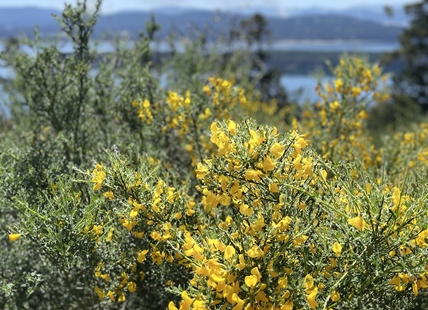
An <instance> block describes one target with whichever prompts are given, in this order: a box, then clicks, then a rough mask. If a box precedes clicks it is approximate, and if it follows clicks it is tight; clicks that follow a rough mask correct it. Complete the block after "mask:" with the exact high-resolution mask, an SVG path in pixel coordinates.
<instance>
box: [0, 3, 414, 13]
mask: <svg viewBox="0 0 428 310" xmlns="http://www.w3.org/2000/svg"><path fill="white" fill-rule="evenodd" d="M64 2H67V3H72V4H73V3H75V0H0V7H1V6H24V5H31V6H38V7H47V8H55V9H59V10H60V9H62V8H63V7H64ZM88 2H89V3H91V2H92V3H94V2H95V0H88ZM409 2H415V1H414V0H413V1H412V0H104V1H103V6H102V8H103V9H102V11H103V12H104V13H110V12H116V11H122V10H135V9H139V10H149V9H153V8H156V7H162V6H179V7H194V8H205V9H222V10H225V9H232V8H234V9H235V8H238V9H239V8H241V9H243V8H249V7H253V6H260V5H265V6H270V7H273V8H276V9H278V10H280V11H281V12H282V13H286V11H287V10H289V9H292V8H303V7H310V6H319V7H325V8H346V7H351V6H355V5H362V4H363V5H373V4H376V5H403V4H405V3H409Z"/></svg>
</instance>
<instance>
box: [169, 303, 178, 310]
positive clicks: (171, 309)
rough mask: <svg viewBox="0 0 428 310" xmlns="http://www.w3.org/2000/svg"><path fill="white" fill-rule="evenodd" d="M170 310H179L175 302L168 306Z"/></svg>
mask: <svg viewBox="0 0 428 310" xmlns="http://www.w3.org/2000/svg"><path fill="white" fill-rule="evenodd" d="M168 310H178V308H177V307H176V306H175V305H174V302H172V301H170V302H169V304H168Z"/></svg>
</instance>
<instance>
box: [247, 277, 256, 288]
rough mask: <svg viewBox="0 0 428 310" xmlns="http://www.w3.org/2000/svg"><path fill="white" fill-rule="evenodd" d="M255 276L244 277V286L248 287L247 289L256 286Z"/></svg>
mask: <svg viewBox="0 0 428 310" xmlns="http://www.w3.org/2000/svg"><path fill="white" fill-rule="evenodd" d="M257 282H258V281H257V276H255V275H251V276H246V277H245V284H246V285H247V286H248V287H254V286H256V284H257Z"/></svg>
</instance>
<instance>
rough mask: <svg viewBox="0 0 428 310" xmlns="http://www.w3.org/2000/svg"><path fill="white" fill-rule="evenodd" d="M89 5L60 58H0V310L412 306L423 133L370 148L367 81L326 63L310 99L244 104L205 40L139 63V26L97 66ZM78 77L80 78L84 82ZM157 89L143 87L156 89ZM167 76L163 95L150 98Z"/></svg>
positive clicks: (427, 142) (423, 274) (383, 91)
mask: <svg viewBox="0 0 428 310" xmlns="http://www.w3.org/2000/svg"><path fill="white" fill-rule="evenodd" d="M100 5H101V3H100V2H98V3H97V6H96V10H95V13H93V14H92V15H90V14H89V15H88V10H87V7H86V2H82V3H80V2H79V3H78V4H77V6H76V7H71V6H68V5H67V6H66V8H65V10H64V12H63V15H62V17H60V18H59V21H60V23H61V25H62V26H63V33H64V34H65V35H66V36H67V37H68V38H69V40H70V42H72V44H73V46H74V52H73V53H71V54H70V55H63V54H62V53H61V52H60V51H59V50H58V48H57V45H56V44H54V45H52V46H46V44H41V41H40V39H38V38H37V36H36V40H35V41H34V42H32V41H31V40H28V39H24V41H23V44H27V45H29V46H30V47H32V48H33V49H34V51H35V53H34V54H26V53H23V52H22V50H21V49H20V44H21V43H19V44H18V45H13V44H12V45H11V46H9V48H8V51H9V52H8V53H5V54H4V55H2V56H1V57H2V60H3V61H4V62H5V64H6V65H7V66H9V67H10V68H11V69H12V70H13V71H14V73H15V75H14V78H13V79H12V80H11V81H10V82H9V83H6V84H5V85H4V89H5V90H6V92H7V94H8V95H9V100H10V103H9V109H10V111H11V116H10V117H9V118H8V119H7V118H5V119H4V121H2V124H4V125H2V128H1V129H0V130H1V131H0V133H1V135H0V143H1V147H2V152H1V154H0V176H1V177H0V180H1V181H0V182H1V184H0V202H1V204H0V205H1V208H0V223H1V225H0V227H1V228H0V229H1V231H2V234H3V238H1V239H0V243H1V246H2V247H3V248H4V250H3V251H1V252H0V259H1V260H2V265H1V267H0V288H1V290H0V292H1V293H0V307H1V308H5V309H123V308H130V309H139V308H141V309H170V310H173V309H182V310H185V309H234V310H239V309H282V310H285V309H391V308H400V309H401V308H402V309H406V308H411V307H413V306H414V305H415V304H414V302H415V299H416V298H420V296H421V295H422V296H423V295H424V289H426V288H427V287H428V283H427V276H428V274H427V269H428V268H427V266H428V262H427V257H428V255H427V254H428V253H427V243H426V242H427V239H426V238H427V237H428V224H427V223H428V219H427V217H428V210H427V202H428V192H427V189H426V186H424V185H425V183H426V180H427V164H428V126H427V124H425V123H415V124H412V125H411V126H409V127H408V128H407V131H406V132H400V131H396V132H390V133H389V134H387V135H385V136H382V137H381V140H380V141H381V143H375V142H374V139H373V138H372V137H371V135H370V131H369V130H368V127H367V123H366V122H367V117H368V115H369V114H370V109H371V108H372V107H374V106H378V105H381V104H383V105H386V104H388V100H389V90H388V88H387V87H386V86H385V83H384V81H385V75H382V70H381V68H380V67H379V66H377V65H373V64H370V63H369V62H367V61H366V60H365V59H363V58H357V57H350V56H344V57H343V58H342V59H341V61H340V64H339V65H338V66H337V67H336V68H333V69H332V74H333V75H334V77H333V79H332V80H331V82H329V83H328V84H326V85H320V86H319V87H318V88H317V90H318V93H319V95H320V99H319V102H318V103H316V104H315V105H313V106H308V107H305V108H303V109H300V112H299V113H298V111H299V109H296V108H294V107H293V106H285V107H278V105H277V104H276V102H275V100H272V101H271V102H262V101H261V99H260V98H262V94H260V93H258V92H257V91H256V90H255V87H254V86H253V85H254V84H252V83H253V82H252V81H251V80H249V79H248V76H250V74H249V70H251V68H249V67H248V66H246V65H241V63H242V58H244V57H247V56H248V54H247V53H246V52H237V54H234V55H232V56H231V57H229V58H228V59H227V60H225V58H224V57H223V56H222V55H221V54H219V53H216V52H215V51H211V53H209V55H207V54H206V46H205V45H204V43H203V41H199V42H196V43H195V44H193V45H191V44H189V45H187V46H186V53H185V54H179V53H176V54H174V55H172V56H171V58H170V59H167V60H165V61H164V62H163V63H162V64H160V65H156V66H155V65H154V63H153V62H152V60H153V57H154V56H153V53H152V52H151V51H150V48H149V46H150V42H151V40H152V39H153V34H154V31H155V30H156V29H157V26H156V25H154V24H149V25H148V27H147V30H146V32H145V33H142V34H141V36H140V40H138V41H136V42H133V44H132V46H131V47H130V48H124V47H123V46H124V45H123V44H122V43H121V42H118V44H117V46H116V50H115V52H114V53H112V54H111V55H104V56H103V57H99V55H97V52H96V50H95V49H93V47H92V45H91V44H89V43H90V42H91V41H90V40H91V32H92V30H93V27H94V25H95V23H96V16H97V13H98V10H99V7H100ZM95 64H96V67H94V66H95ZM161 77H162V79H163V81H162V83H161V81H160V78H161ZM165 80H166V82H165Z"/></svg>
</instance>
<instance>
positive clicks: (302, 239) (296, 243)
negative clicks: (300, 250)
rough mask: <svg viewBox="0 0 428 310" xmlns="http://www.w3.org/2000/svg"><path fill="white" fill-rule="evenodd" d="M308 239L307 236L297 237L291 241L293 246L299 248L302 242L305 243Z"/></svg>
mask: <svg viewBox="0 0 428 310" xmlns="http://www.w3.org/2000/svg"><path fill="white" fill-rule="evenodd" d="M307 239H308V236H304V235H303V236H299V237H297V238H296V239H294V240H293V246H295V247H296V246H300V245H302V243H303V242H305V241H306V240H307Z"/></svg>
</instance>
